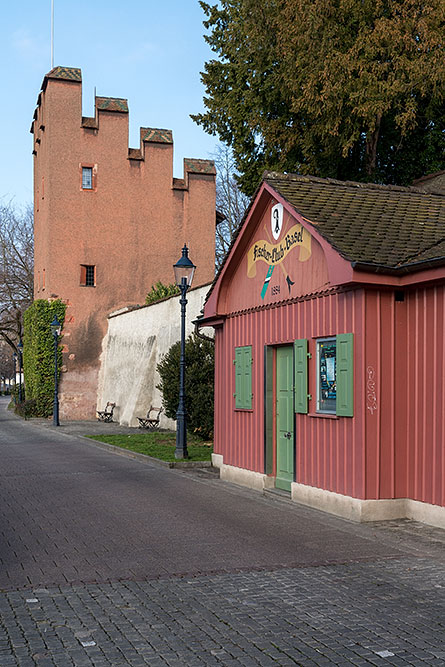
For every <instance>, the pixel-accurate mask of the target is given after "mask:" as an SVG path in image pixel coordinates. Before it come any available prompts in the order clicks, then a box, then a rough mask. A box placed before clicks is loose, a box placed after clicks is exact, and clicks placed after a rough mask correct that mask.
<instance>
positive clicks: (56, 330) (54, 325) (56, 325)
mask: <svg viewBox="0 0 445 667" xmlns="http://www.w3.org/2000/svg"><path fill="white" fill-rule="evenodd" d="M50 326H51V332H52V334H53V338H54V407H53V426H60V423H59V378H58V377H57V343H58V341H59V335H60V331H61V330H62V326H61V324H60V322H59V320H58V319H57V315H55V316H54V319H53V321H52V322H51V325H50Z"/></svg>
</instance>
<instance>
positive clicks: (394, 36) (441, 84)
mask: <svg viewBox="0 0 445 667" xmlns="http://www.w3.org/2000/svg"><path fill="white" fill-rule="evenodd" d="M201 6H202V7H203V10H204V12H205V14H206V16H207V20H206V21H204V25H205V27H206V28H207V29H208V31H209V34H208V35H207V36H206V37H205V39H206V40H207V42H208V43H209V45H210V47H211V48H212V50H213V51H214V52H215V54H216V55H217V56H218V58H217V59H214V60H210V61H209V62H207V63H206V65H205V71H204V72H203V73H202V80H203V82H204V85H205V87H206V97H205V98H204V102H205V106H206V111H205V112H204V113H202V114H197V115H195V116H192V117H193V119H194V120H195V121H196V122H197V123H199V124H200V125H202V126H203V128H204V129H205V130H206V131H207V132H209V133H211V134H215V135H218V136H219V138H220V139H221V140H222V141H223V142H224V143H226V144H227V145H229V146H231V147H232V149H233V152H234V156H235V160H236V164H237V168H238V170H239V172H240V174H241V177H240V185H241V187H242V189H243V191H244V192H246V193H248V194H251V193H252V192H253V190H254V189H255V187H256V185H257V184H258V182H259V180H260V177H261V174H262V172H263V171H264V169H276V170H280V171H293V172H299V173H303V174H304V173H309V174H313V175H318V176H324V177H334V178H340V179H354V180H362V181H374V182H385V183H396V184H408V183H410V182H412V180H413V179H414V178H416V177H419V176H421V175H423V174H426V173H431V172H434V171H437V170H440V169H444V168H445V111H444V108H445V107H444V104H443V102H444V94H445V58H444V34H445V3H444V2H443V0H422V1H420V0H263V1H262V2H261V3H258V2H256V0H220V2H219V4H218V5H214V6H211V5H209V4H208V3H206V2H201Z"/></svg>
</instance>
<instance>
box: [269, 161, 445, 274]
mask: <svg viewBox="0 0 445 667" xmlns="http://www.w3.org/2000/svg"><path fill="white" fill-rule="evenodd" d="M264 182H265V183H267V184H268V185H269V186H271V187H272V188H273V189H274V190H275V191H276V192H277V193H279V194H280V195H281V196H282V197H283V199H285V200H286V201H287V202H289V204H291V205H292V206H293V208H294V209H295V210H296V211H297V212H298V213H299V214H300V215H301V216H302V217H303V218H304V219H305V220H306V221H307V222H309V223H310V224H311V225H313V226H314V228H315V229H316V230H317V232H318V233H319V234H320V235H321V236H322V237H323V238H324V239H326V241H327V242H328V243H329V244H330V245H331V246H332V247H333V248H334V249H335V250H336V251H337V252H338V253H339V254H340V255H341V256H342V257H343V258H344V259H346V260H348V261H349V262H351V263H352V264H353V265H354V266H357V265H359V266H362V267H363V268H366V269H367V270H368V271H381V272H389V273H398V272H402V271H403V272H406V271H415V270H419V269H420V268H423V267H422V266H421V265H422V264H423V265H431V264H432V263H434V264H436V263H443V264H445V193H444V192H435V193H433V192H426V191H424V190H421V189H419V188H412V187H411V188H403V187H399V186H392V185H376V184H373V183H355V182H349V181H336V180H333V179H325V178H316V177H312V176H298V175H295V174H279V173H275V172H266V173H265V175H264ZM357 268H358V267H357Z"/></svg>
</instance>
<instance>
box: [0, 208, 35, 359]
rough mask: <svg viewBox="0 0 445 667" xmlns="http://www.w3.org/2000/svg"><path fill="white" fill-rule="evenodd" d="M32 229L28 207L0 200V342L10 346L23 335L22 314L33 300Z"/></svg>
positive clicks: (13, 345)
mask: <svg viewBox="0 0 445 667" xmlns="http://www.w3.org/2000/svg"><path fill="white" fill-rule="evenodd" d="M33 289H34V232H33V212H32V208H31V207H30V206H29V207H27V208H26V209H24V210H22V211H21V210H18V209H15V208H14V207H13V205H12V204H11V203H7V204H5V203H2V202H0V341H1V340H3V341H5V342H6V343H7V344H8V345H9V346H10V347H11V348H13V349H16V345H17V343H18V341H19V340H20V338H21V336H22V327H23V313H24V311H25V310H26V309H27V308H28V306H30V305H31V303H32V301H33Z"/></svg>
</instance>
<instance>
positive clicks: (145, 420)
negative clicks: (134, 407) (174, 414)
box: [138, 405, 162, 431]
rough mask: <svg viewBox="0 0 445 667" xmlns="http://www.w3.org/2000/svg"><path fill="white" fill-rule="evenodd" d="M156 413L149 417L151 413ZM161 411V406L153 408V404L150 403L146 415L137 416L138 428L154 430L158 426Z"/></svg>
mask: <svg viewBox="0 0 445 667" xmlns="http://www.w3.org/2000/svg"><path fill="white" fill-rule="evenodd" d="M152 412H153V413H156V412H157V415H156V416H155V417H150V414H151V413H152ZM161 412H162V408H155V407H154V406H153V405H150V409H149V411H148V412H147V416H146V417H138V422H139V428H147V429H148V430H149V431H154V430H155V429H157V428H159V416H160V414H161Z"/></svg>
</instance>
